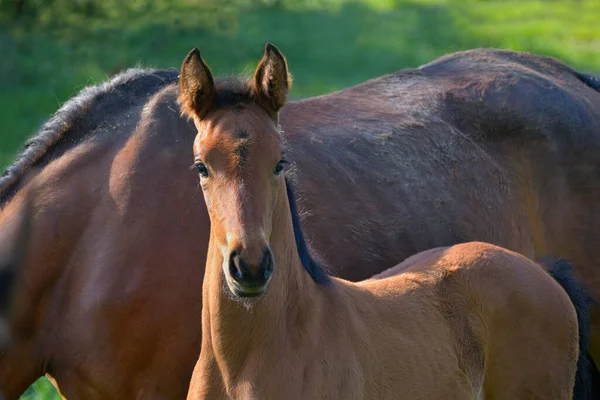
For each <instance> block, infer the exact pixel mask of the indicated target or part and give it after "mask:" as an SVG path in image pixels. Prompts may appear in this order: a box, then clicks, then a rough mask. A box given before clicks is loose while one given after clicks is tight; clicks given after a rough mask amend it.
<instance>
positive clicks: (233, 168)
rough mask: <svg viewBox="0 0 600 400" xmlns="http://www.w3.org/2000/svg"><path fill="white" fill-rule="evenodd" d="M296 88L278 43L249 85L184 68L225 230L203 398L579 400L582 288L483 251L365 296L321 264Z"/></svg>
mask: <svg viewBox="0 0 600 400" xmlns="http://www.w3.org/2000/svg"><path fill="white" fill-rule="evenodd" d="M290 84H291V79H290V76H289V73H288V70H287V64H286V61H285V58H284V57H283V55H282V54H281V53H280V52H279V51H278V50H277V49H276V48H275V47H274V46H273V45H271V44H267V45H266V47H265V53H264V56H263V58H262V60H261V61H260V63H259V65H258V67H257V69H256V72H255V74H254V78H253V80H250V81H248V82H246V81H243V80H238V79H229V80H224V81H216V82H215V81H214V80H213V78H212V75H211V73H210V70H209V69H208V67H207V66H206V64H205V63H204V62H203V60H202V58H201V56H200V53H199V51H198V50H197V49H194V50H192V51H191V52H190V53H189V54H188V56H187V57H186V58H185V60H184V62H183V65H182V68H181V75H180V92H179V103H180V105H181V108H182V112H183V114H184V115H185V116H188V117H191V118H193V120H194V123H195V125H196V128H197V130H198V135H197V137H196V139H195V143H194V157H195V166H196V167H197V169H198V171H199V175H200V184H201V187H202V190H203V192H204V197H205V200H206V204H207V207H208V211H209V214H210V220H211V231H210V241H209V249H208V257H207V265H206V273H205V278H204V284H203V294H202V295H203V311H202V348H201V355H200V358H199V360H198V363H197V364H196V368H195V371H194V374H193V377H192V381H191V385H190V391H189V394H188V398H189V399H229V398H232V399H378V400H384V399H483V398H487V399H491V398H493V399H507V400H508V399H510V400H514V399H534V398H535V399H545V400H552V399H570V398H572V396H573V391H574V382H575V381H576V371H577V362H578V357H579V354H580V353H581V357H582V359H583V357H585V356H586V354H585V353H584V351H586V349H585V329H586V328H585V326H586V324H587V321H586V314H585V304H583V303H582V304H576V306H577V307H574V305H573V303H572V302H571V300H570V298H569V295H572V296H573V298H574V299H577V297H576V295H577V293H576V291H577V287H576V286H572V285H571V286H568V285H567V284H570V283H571V282H568V280H569V279H572V278H570V277H568V278H567V279H565V281H567V282H565V286H566V287H569V288H571V287H572V288H573V292H572V293H569V295H568V294H567V293H566V292H565V290H563V289H562V288H561V286H560V285H559V284H558V283H557V282H556V281H555V280H553V279H552V277H551V276H550V275H549V274H548V273H546V272H545V271H544V270H543V269H542V268H541V267H540V266H538V265H537V264H536V263H534V262H532V261H530V260H529V259H527V258H525V257H523V256H521V255H519V254H517V253H514V252H510V251H507V250H504V249H502V248H499V247H496V246H493V245H490V244H485V243H479V242H472V243H465V244H460V245H456V246H452V247H446V248H436V249H432V250H429V251H426V252H422V253H419V254H417V255H415V256H413V257H411V258H409V259H408V260H406V261H404V262H403V263H402V264H400V265H398V266H396V267H394V268H392V269H390V270H388V271H386V272H385V273H384V274H383V275H382V276H379V277H376V278H377V279H370V280H367V281H364V282H361V283H352V282H349V281H345V280H342V279H337V278H334V277H330V276H328V275H327V274H326V273H325V272H324V271H323V269H322V268H321V267H320V266H319V264H318V263H317V262H316V261H315V260H314V259H313V258H311V256H310V254H309V251H308V248H307V244H306V242H305V240H304V237H303V234H302V230H301V227H300V218H299V215H298V210H297V209H296V203H295V198H294V194H293V191H292V185H291V182H290V177H286V176H285V175H286V174H287V173H288V172H287V171H286V164H287V162H286V155H285V146H284V138H283V134H282V132H281V130H280V128H279V126H278V119H277V115H278V111H279V109H280V108H281V107H282V106H283V104H284V102H285V100H286V97H287V93H288V89H289V86H290ZM367 167H368V166H365V168H367ZM340 206H343V205H340ZM560 266H561V264H556V265H555V267H556V268H559V267H560ZM569 290H571V289H569ZM576 303H580V302H579V301H576ZM580 309H581V313H579V310H580ZM578 317H579V318H580V320H581V322H582V324H581V330H580V329H579V328H578ZM580 342H581V343H580ZM580 345H581V346H582V348H584V351H580V350H579V346H580ZM584 372H585V369H581V368H580V370H579V372H577V373H578V374H583V373H584ZM578 378H583V375H582V376H581V377H578ZM578 382H583V379H578ZM575 390H576V393H579V392H581V390H580V388H576V389H575ZM578 398H585V397H584V396H583V395H582V396H580V397H578Z"/></svg>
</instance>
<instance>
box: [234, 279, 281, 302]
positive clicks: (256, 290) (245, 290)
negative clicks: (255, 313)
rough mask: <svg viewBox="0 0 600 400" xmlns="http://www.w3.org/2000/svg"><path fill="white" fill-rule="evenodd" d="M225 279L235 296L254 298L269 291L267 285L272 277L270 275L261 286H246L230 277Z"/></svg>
mask: <svg viewBox="0 0 600 400" xmlns="http://www.w3.org/2000/svg"><path fill="white" fill-rule="evenodd" d="M225 281H226V282H227V287H228V288H229V290H230V291H231V293H233V294H234V295H235V296H238V297H245V298H252V297H259V296H262V295H263V294H264V293H265V292H266V291H267V286H268V285H269V282H270V281H271V278H270V277H269V279H267V281H265V284H264V285H262V286H260V287H244V286H242V285H240V284H239V283H237V282H236V281H234V280H233V279H231V278H229V277H227V278H225Z"/></svg>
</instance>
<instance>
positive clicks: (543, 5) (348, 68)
mask: <svg viewBox="0 0 600 400" xmlns="http://www.w3.org/2000/svg"><path fill="white" fill-rule="evenodd" d="M266 41H271V42H273V43H274V44H275V45H277V46H278V47H279V48H280V49H281V50H282V51H283V52H284V53H285V55H286V56H287V58H288V62H289V64H290V69H291V71H292V74H293V75H294V77H295V81H294V87H293V90H292V94H291V95H292V98H294V99H298V98H303V97H307V96H312V95H317V94H322V93H326V92H331V91H333V90H337V89H341V88H344V87H348V86H351V85H354V84H357V83H359V82H362V81H364V80H366V79H369V78H373V77H376V76H379V75H382V74H385V73H389V72H393V71H396V70H399V69H401V68H405V67H415V66H418V65H420V64H423V63H427V62H429V61H432V60H433V59H435V58H437V57H439V56H441V55H443V54H445V53H448V52H453V51H457V50H463V49H469V48H474V47H498V48H508V49H514V50H525V51H531V52H535V53H539V54H546V55H551V56H555V57H557V58H559V59H561V60H563V61H565V62H567V63H568V64H570V65H571V66H573V67H575V68H577V69H579V70H581V71H586V72H591V73H600V1H598V0H587V1H586V0H538V1H525V0H521V1H498V0H495V1H492V0H490V1H487V0H480V1H475V0H421V1H417V0H412V1H411V0H365V1H357V0H173V1H169V0H130V1H127V0H98V1H94V0H0V86H1V87H2V90H1V92H0V167H4V166H6V165H7V164H9V163H10V162H11V161H12V159H13V158H14V156H15V154H16V152H17V151H18V149H19V148H20V147H21V145H22V143H23V141H24V140H25V138H26V137H28V136H30V135H32V134H33V133H34V132H35V130H36V129H37V128H38V127H39V126H40V124H41V123H42V122H43V121H44V120H45V119H46V118H47V117H48V116H50V115H51V114H52V113H53V112H55V111H56V110H57V109H58V107H59V106H60V105H61V104H62V103H63V102H64V101H65V100H67V99H68V98H69V97H70V96H72V95H74V94H75V93H77V92H78V91H79V90H80V89H81V88H83V87H84V86H86V85H89V84H92V83H97V82H100V81H103V80H105V79H107V77H109V76H111V75H112V74H114V73H115V72H117V71H119V70H121V69H124V68H128V67H132V66H136V65H143V66H151V67H175V68H178V67H179V65H180V63H181V61H182V59H183V57H184V56H185V54H186V53H187V52H188V51H189V50H190V49H191V48H192V47H194V46H196V47H198V48H200V50H201V52H202V54H203V57H204V58H205V60H206V61H207V62H208V64H209V66H210V67H211V68H212V70H213V73H215V74H217V75H218V74H224V73H238V72H241V71H244V70H247V71H252V70H253V68H254V67H255V66H256V63H257V62H258V60H259V58H260V57H261V55H262V51H263V46H264V43H265V42H266ZM23 398H26V399H57V398H58V396H57V395H56V393H55V391H54V390H53V388H52V386H51V385H50V383H49V382H48V381H47V380H45V379H40V380H39V381H38V382H36V384H35V385H34V386H32V387H31V388H29V389H28V390H27V392H26V393H25V394H24V395H23Z"/></svg>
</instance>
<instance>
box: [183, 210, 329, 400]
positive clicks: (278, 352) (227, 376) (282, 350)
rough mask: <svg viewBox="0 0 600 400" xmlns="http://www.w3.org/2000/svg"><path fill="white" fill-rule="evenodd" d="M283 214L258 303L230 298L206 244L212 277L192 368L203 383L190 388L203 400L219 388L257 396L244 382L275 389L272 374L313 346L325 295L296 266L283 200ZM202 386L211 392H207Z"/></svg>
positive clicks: (215, 255) (215, 252)
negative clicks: (197, 355)
mask: <svg viewBox="0 0 600 400" xmlns="http://www.w3.org/2000/svg"><path fill="white" fill-rule="evenodd" d="M278 208H279V207H278ZM286 210H287V214H285V212H279V213H276V214H275V215H274V219H273V232H272V234H271V243H270V245H271V250H272V251H273V256H274V259H275V263H276V264H275V272H274V275H273V278H272V281H271V282H270V284H269V288H268V293H267V294H266V295H265V296H264V297H262V298H259V299H254V300H251V301H250V302H249V303H247V304H244V303H243V302H240V301H238V300H235V299H233V298H232V297H231V295H230V294H229V292H228V290H227V289H226V288H225V285H224V282H223V280H224V277H223V274H222V272H221V265H222V263H223V256H222V252H221V251H220V249H219V248H218V247H217V246H216V245H215V244H214V241H212V240H211V241H210V244H209V252H208V258H207V259H208V260H209V262H211V263H212V266H207V272H208V271H211V272H210V273H211V274H215V275H212V276H209V275H207V276H206V277H205V281H204V288H203V320H202V330H203V333H202V351H201V356H200V361H199V363H200V364H203V367H200V368H197V370H198V373H195V377H194V379H200V380H202V381H204V382H203V383H202V384H197V382H193V383H192V386H196V389H195V390H196V391H197V392H198V393H200V392H202V393H206V398H213V397H214V398H218V397H219V396H220V395H221V394H220V393H222V392H223V390H224V388H225V387H227V388H229V391H233V392H237V393H239V390H242V391H243V392H244V393H245V395H240V397H246V396H248V395H249V393H251V392H252V391H254V390H256V391H257V393H259V394H260V393H262V388H261V387H256V388H252V387H248V386H247V382H253V383H255V384H257V385H258V386H260V385H261V383H260V382H267V383H266V384H267V385H272V384H280V381H278V379H277V376H276V375H278V374H285V371H283V370H282V369H289V368H294V367H298V366H299V365H301V364H302V363H303V360H302V357H303V355H305V354H306V353H307V351H306V348H307V347H312V348H314V346H315V343H314V342H313V339H314V338H315V337H318V335H317V334H316V332H318V331H319V330H320V327H319V324H320V322H321V321H322V320H323V318H322V317H321V316H322V315H323V312H322V311H323V308H324V307H323V304H324V301H325V300H324V299H325V297H326V296H324V294H323V292H322V290H320V289H319V288H318V287H317V285H316V284H315V283H314V282H313V281H312V278H311V277H310V276H309V274H308V273H307V272H306V271H305V270H304V269H303V267H302V264H301V262H300V258H299V255H298V253H297V249H296V244H295V241H294V233H293V227H292V223H291V218H290V217H289V208H288V207H287V200H286V203H285V208H284V211H286ZM277 217H279V218H277ZM282 218H285V219H283V220H282ZM309 353H310V352H309ZM201 369H203V371H202V372H200V370H201ZM215 371H217V372H215ZM300 371H301V369H300ZM295 373H299V372H298V371H295ZM300 375H301V373H300ZM279 377H281V375H280V376H279ZM221 382H222V383H221ZM243 382H246V386H244V384H243ZM206 385H208V386H213V387H214V390H212V391H211V390H207V389H206V387H205V386H206ZM223 385H224V386H223ZM240 386H243V387H242V388H241V389H240ZM249 391H250V392H249ZM209 394H210V395H209ZM236 397H237V396H236ZM259 397H260V396H259ZM190 398H191V397H190ZM197 398H202V397H197Z"/></svg>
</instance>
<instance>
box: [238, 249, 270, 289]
mask: <svg viewBox="0 0 600 400" xmlns="http://www.w3.org/2000/svg"><path fill="white" fill-rule="evenodd" d="M273 267H274V263H273V253H271V249H270V248H269V247H266V248H265V249H264V251H263V256H262V259H261V260H260V261H259V262H258V264H256V265H251V264H248V263H247V262H246V260H244V258H243V256H242V252H241V251H240V250H233V251H232V252H231V253H230V254H229V263H228V268H227V271H226V274H227V275H228V279H227V284H228V286H229V289H230V290H231V291H232V292H233V294H235V295H236V296H240V297H256V296H260V295H261V294H263V293H264V291H265V289H266V288H267V284H268V283H269V281H270V279H271V276H272V275H273Z"/></svg>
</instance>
